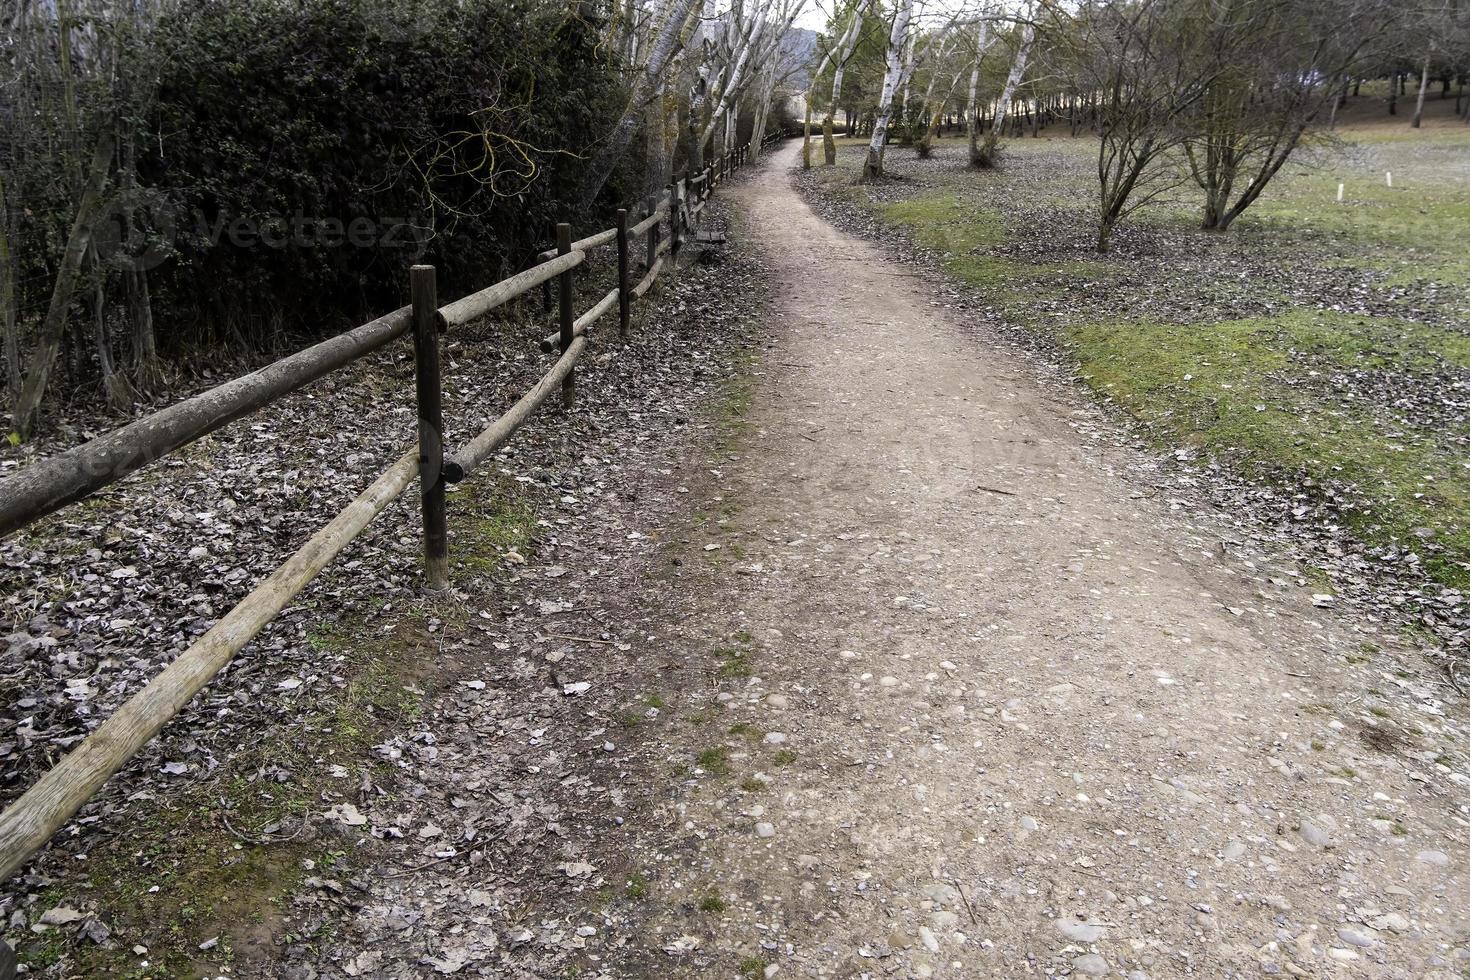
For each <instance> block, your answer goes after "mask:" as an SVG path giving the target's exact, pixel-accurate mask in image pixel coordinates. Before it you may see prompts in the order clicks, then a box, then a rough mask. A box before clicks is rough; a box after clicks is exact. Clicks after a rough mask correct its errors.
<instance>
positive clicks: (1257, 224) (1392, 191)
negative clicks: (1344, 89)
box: [1240, 129, 1470, 288]
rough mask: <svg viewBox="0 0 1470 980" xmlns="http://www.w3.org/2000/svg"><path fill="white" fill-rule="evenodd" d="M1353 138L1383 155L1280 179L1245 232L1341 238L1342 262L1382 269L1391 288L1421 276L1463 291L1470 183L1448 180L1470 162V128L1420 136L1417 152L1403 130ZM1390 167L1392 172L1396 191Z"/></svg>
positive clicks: (1468, 272) (1245, 222)
mask: <svg viewBox="0 0 1470 980" xmlns="http://www.w3.org/2000/svg"><path fill="white" fill-rule="evenodd" d="M1409 132H1412V131H1409ZM1350 139H1351V140H1352V142H1354V143H1358V144H1360V145H1362V146H1363V147H1365V148H1368V149H1370V150H1372V149H1376V150H1380V151H1381V153H1380V154H1379V155H1377V156H1375V157H1374V158H1373V159H1374V162H1373V164H1372V166H1369V165H1366V164H1363V165H1347V164H1333V165H1329V166H1324V167H1323V168H1321V169H1319V170H1312V171H1306V172H1301V173H1297V174H1295V175H1293V176H1289V177H1286V178H1285V179H1279V180H1277V181H1274V182H1273V183H1272V184H1271V186H1270V187H1268V188H1267V191H1266V193H1265V194H1264V195H1262V198H1261V200H1260V201H1258V202H1257V203H1256V204H1255V205H1253V206H1252V207H1251V209H1250V210H1248V211H1246V212H1245V214H1244V215H1242V216H1241V218H1240V227H1241V228H1243V229H1258V230H1263V231H1267V232H1272V233H1277V234H1286V235H1290V236H1293V237H1296V236H1300V235H1301V234H1302V233H1303V232H1306V231H1310V232H1313V233H1316V234H1319V235H1326V236H1331V237H1334V238H1337V239H1339V240H1340V241H1339V242H1338V248H1339V249H1340V250H1341V252H1342V253H1343V258H1342V259H1341V260H1340V261H1341V262H1342V263H1344V264H1348V265H1352V266H1354V267H1358V268H1371V269H1378V270H1381V271H1383V272H1384V273H1386V274H1387V279H1386V282H1387V284H1388V285H1403V284H1406V283H1409V282H1413V281H1414V280H1417V279H1428V280H1433V281H1437V282H1440V283H1444V284H1449V285H1454V286H1458V287H1461V288H1463V287H1464V286H1465V285H1466V284H1467V283H1470V251H1467V250H1466V248H1465V236H1466V231H1465V229H1467V228H1470V180H1466V179H1464V178H1463V177H1461V178H1460V179H1453V177H1451V178H1450V179H1446V172H1447V171H1449V169H1450V168H1451V167H1452V166H1453V165H1454V162H1453V161H1454V158H1456V157H1458V158H1460V159H1464V158H1467V157H1470V130H1463V129H1461V130H1436V131H1432V132H1427V133H1423V134H1422V135H1418V137H1417V139H1416V140H1415V144H1414V146H1413V147H1412V148H1413V149H1414V150H1416V151H1417V153H1416V155H1408V154H1405V153H1404V150H1405V149H1408V148H1409V147H1407V146H1406V145H1405V143H1404V140H1405V139H1406V137H1405V135H1404V133H1402V132H1398V131H1393V130H1388V131H1379V130H1369V131H1365V132H1362V133H1354V134H1351V135H1350ZM1387 170H1392V171H1393V175H1394V186H1393V187H1389V186H1388V185H1387V181H1386V178H1385V174H1384V172H1385V171H1387ZM1339 183H1341V184H1343V185H1344V189H1343V202H1342V203H1341V204H1339V203H1337V185H1338V184H1339Z"/></svg>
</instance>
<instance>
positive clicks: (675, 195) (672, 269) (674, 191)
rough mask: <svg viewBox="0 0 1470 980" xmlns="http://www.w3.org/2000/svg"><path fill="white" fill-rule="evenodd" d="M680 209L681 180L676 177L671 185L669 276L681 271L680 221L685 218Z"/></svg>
mask: <svg viewBox="0 0 1470 980" xmlns="http://www.w3.org/2000/svg"><path fill="white" fill-rule="evenodd" d="M680 212H681V209H680V207H679V180H678V178H677V177H676V178H675V179H674V182H673V183H671V184H670V185H669V274H670V275H673V274H675V273H677V272H678V271H679V219H680V218H681V217H682V216H683V215H682V214H681V213H680Z"/></svg>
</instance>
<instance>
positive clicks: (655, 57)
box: [578, 0, 698, 208]
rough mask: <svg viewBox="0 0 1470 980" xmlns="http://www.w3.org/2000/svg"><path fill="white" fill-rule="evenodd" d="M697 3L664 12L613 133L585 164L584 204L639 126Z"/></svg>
mask: <svg viewBox="0 0 1470 980" xmlns="http://www.w3.org/2000/svg"><path fill="white" fill-rule="evenodd" d="M697 3H698V0H672V3H671V4H670V6H669V9H668V11H667V16H665V18H664V21H663V23H661V24H660V25H659V28H658V33H657V36H655V38H654V39H653V44H652V47H651V50H650V52H649V56H648V61H647V63H646V64H644V66H643V68H642V70H640V71H639V72H638V75H637V78H636V79H635V81H634V83H633V92H632V94H631V96H630V97H629V99H628V103H627V105H626V107H625V108H624V109H623V113H622V115H621V116H620V117H619V118H618V122H617V124H616V125H615V126H613V130H612V135H611V136H610V138H609V139H608V140H607V142H605V143H604V144H603V146H602V149H601V150H600V151H599V152H598V154H597V156H596V157H595V158H593V161H592V164H591V166H589V167H588V168H587V175H586V177H585V178H584V179H583V181H582V187H581V191H580V193H579V195H578V196H579V197H580V198H581V201H582V206H583V207H584V208H586V207H589V206H590V205H591V204H592V202H593V201H595V200H596V199H597V195H598V194H600V193H601V192H602V188H603V187H604V186H605V185H606V184H607V181H608V178H609V177H611V176H612V172H613V169H614V168H616V167H617V165H618V161H619V160H621V159H622V158H623V154H624V153H626V152H627V150H628V144H629V143H630V142H632V140H633V134H634V133H635V132H636V131H637V129H638V120H639V119H640V118H641V117H642V115H643V109H644V106H645V104H646V103H647V102H648V100H649V98H650V96H651V94H652V93H654V92H656V91H657V90H658V88H659V87H660V83H661V82H662V81H663V76H664V70H665V69H667V68H668V66H669V62H670V61H672V60H673V57H674V55H675V54H676V53H677V51H678V48H679V46H680V40H681V38H683V36H684V25H685V24H686V23H687V22H688V20H689V17H690V15H691V13H693V11H694V9H695V5H696V4H697Z"/></svg>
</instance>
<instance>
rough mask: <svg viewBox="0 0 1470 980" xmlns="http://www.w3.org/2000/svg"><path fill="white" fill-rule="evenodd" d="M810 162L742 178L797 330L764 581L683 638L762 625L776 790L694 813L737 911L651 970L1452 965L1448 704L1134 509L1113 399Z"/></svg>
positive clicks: (756, 539) (697, 605) (1463, 838)
mask: <svg viewBox="0 0 1470 980" xmlns="http://www.w3.org/2000/svg"><path fill="white" fill-rule="evenodd" d="M798 152H799V148H798V147H795V146H793V147H791V148H789V149H788V150H786V151H785V152H784V153H783V154H782V157H781V158H780V159H779V160H778V163H780V164H782V165H780V166H771V167H768V168H767V169H766V170H765V171H764V173H763V174H762V175H761V176H760V178H758V179H757V180H755V181H753V182H751V183H748V184H745V185H743V186H742V187H741V188H740V189H738V190H737V191H736V192H735V199H736V201H737V203H738V204H740V205H743V206H744V208H745V210H746V217H745V228H746V233H747V234H748V235H749V237H750V239H751V240H752V241H753V242H758V243H760V245H761V250H762V257H763V259H764V260H765V261H766V263H767V264H768V266H769V268H770V270H771V272H772V276H773V280H774V281H775V282H776V283H778V286H777V290H776V297H775V306H776V310H775V313H776V316H777V318H778V319H777V322H778V323H779V324H780V327H779V328H778V329H779V336H778V340H777V343H776V349H775V350H774V351H773V352H772V353H771V354H769V355H768V360H767V363H768V366H769V367H770V373H769V375H768V378H767V381H766V383H765V384H764V385H763V387H762V389H761V390H760V392H759V393H758V395H757V397H756V398H755V400H754V405H753V408H752V415H751V422H752V425H753V427H754V434H753V435H752V437H751V446H750V451H749V453H748V454H747V456H746V457H745V459H744V461H743V463H742V464H741V465H740V466H739V467H738V469H737V470H736V471H735V474H734V482H735V484H736V486H735V489H734V493H733V496H734V497H735V498H736V499H739V500H744V501H747V502H748V506H747V507H746V508H745V509H744V510H743V511H742V513H741V515H740V518H739V521H740V523H741V524H742V531H743V533H740V534H739V535H738V539H739V541H740V542H741V546H742V548H743V550H744V556H743V558H742V559H741V561H742V564H743V566H744V568H743V571H745V572H746V573H747V574H744V575H740V576H733V577H729V576H727V577H725V578H724V580H716V585H715V587H714V588H713V589H712V590H711V592H710V593H709V594H707V595H703V596H699V597H697V598H696V599H695V600H694V602H693V606H694V608H693V609H692V610H691V612H690V615H689V616H688V617H687V618H686V619H685V620H684V621H683V623H682V630H683V631H684V632H685V633H686V634H688V635H691V636H693V635H704V636H729V635H732V634H739V635H748V636H749V637H751V638H752V639H753V645H754V647H755V648H756V652H754V653H753V654H752V655H751V657H750V663H751V667H752V669H753V671H754V673H755V674H757V675H758V676H752V677H749V678H746V679H744V680H743V681H742V680H739V679H738V678H737V679H735V683H729V682H727V683H726V691H725V692H724V694H723V695H722V697H723V698H725V699H726V701H725V703H726V706H727V707H726V717H725V718H724V719H722V721H723V722H724V723H725V724H726V725H727V726H728V725H730V724H732V723H733V725H734V727H735V729H736V731H737V732H739V733H744V734H749V733H751V732H754V733H756V734H760V733H765V734H763V735H762V736H761V737H760V739H759V747H758V748H753V749H751V750H750V752H749V756H750V761H749V765H750V767H751V768H753V769H757V770H760V773H759V776H760V777H761V778H765V779H768V780H769V781H770V783H771V791H770V792H769V793H768V794H766V796H765V798H764V799H763V800H760V801H759V802H757V801H756V798H754V797H749V796H736V795H733V794H731V793H728V792H721V791H719V790H718V789H714V790H713V791H711V792H706V793H702V794H697V795H695V796H694V797H693V798H691V799H690V800H688V801H687V803H686V805H685V806H683V807H682V808H681V816H682V817H683V819H684V822H685V826H686V827H687V828H689V829H691V830H695V829H697V831H698V841H697V845H696V847H695V850H694V852H693V853H692V854H686V855H684V856H683V858H682V860H683V863H684V865H685V867H688V868H690V869H703V870H704V871H705V872H706V873H707V874H708V875H709V876H711V877H712V878H713V880H714V884H713V885H712V888H713V889H714V891H716V892H718V893H719V894H721V895H725V896H729V897H730V901H729V903H728V905H727V907H726V908H725V909H724V910H723V911H722V913H721V916H720V920H721V921H720V923H719V925H718V927H709V928H707V929H706V930H705V932H704V934H703V935H701V934H700V932H699V930H698V928H691V927H690V925H689V924H688V917H687V916H686V915H683V914H681V913H680V912H678V911H677V910H674V911H672V912H670V914H668V915H666V916H665V917H664V918H663V921H657V923H656V929H658V930H661V931H659V932H657V941H658V943H659V944H660V946H661V947H663V948H668V949H672V950H675V951H677V950H679V949H680V948H681V943H680V941H679V939H678V938H677V937H678V936H681V935H682V936H683V937H684V939H683V942H682V947H691V951H690V952H688V953H685V954H678V953H677V952H675V953H673V954H671V955H670V959H669V960H668V961H667V963H666V964H665V966H664V968H663V971H662V972H663V974H664V975H673V974H676V973H677V974H680V975H683V974H688V975H729V973H728V966H726V967H725V968H723V969H722V968H720V967H717V966H716V964H720V963H725V964H739V963H740V962H741V961H742V960H745V957H747V956H748V953H749V951H750V950H751V949H752V948H754V947H755V946H757V945H762V946H763V948H764V949H765V950H766V952H765V953H764V954H763V958H764V959H765V960H767V961H768V962H769V963H770V964H771V965H773V966H777V967H779V971H780V972H781V973H782V974H783V975H786V974H791V975H797V976H842V977H850V976H859V975H870V974H871V975H875V976H876V975H894V976H915V977H928V976H945V977H961V976H965V977H992V976H1041V975H1045V976H1056V975H1067V974H1068V973H1071V974H1081V975H1117V974H1120V973H1121V974H1126V975H1129V976H1154V977H1171V976H1232V975H1255V974H1257V973H1260V972H1264V973H1265V974H1267V975H1272V974H1288V975H1311V976H1323V975H1338V974H1341V975H1352V976H1394V977H1429V976H1443V977H1450V976H1458V975H1460V972H1461V971H1462V970H1463V969H1464V968H1465V966H1466V962H1467V956H1470V950H1467V946H1466V944H1467V941H1470V883H1467V879H1466V875H1467V872H1470V848H1467V843H1466V842H1467V834H1470V830H1467V828H1470V824H1467V816H1470V809H1467V801H1470V793H1467V789H1470V780H1467V779H1466V777H1465V776H1464V775H1463V774H1462V773H1461V772H1454V771H1452V768H1460V769H1463V762H1464V760H1463V758H1459V757H1452V756H1446V755H1444V754H1443V753H1446V752H1450V753H1457V750H1456V749H1455V748H1454V740H1455V739H1456V737H1457V736H1459V737H1462V736H1461V723H1462V722H1463V712H1462V711H1461V709H1460V708H1459V706H1458V705H1457V706H1455V707H1454V708H1450V707H1447V706H1444V705H1441V704H1439V703H1438V702H1437V701H1436V700H1435V699H1434V698H1433V697H1432V696H1427V697H1426V696H1425V695H1424V694H1423V692H1422V691H1421V692H1419V694H1417V695H1416V694H1415V693H1414V692H1413V691H1410V690H1408V689H1407V688H1408V687H1410V685H1405V686H1404V689H1403V690H1402V691H1399V690H1397V689H1395V687H1394V685H1393V683H1392V682H1393V675H1392V673H1388V674H1384V673H1382V672H1381V671H1379V670H1377V669H1376V668H1374V667H1371V666H1368V665H1365V664H1362V663H1361V662H1360V661H1361V660H1362V658H1361V657H1360V656H1357V654H1358V653H1359V648H1360V644H1361V636H1359V635H1358V634H1356V633H1355V631H1354V628H1353V624H1352V623H1351V622H1349V621H1346V620H1345V619H1340V618H1338V617H1336V616H1334V615H1332V614H1329V613H1327V612H1326V611H1324V610H1322V609H1319V608H1317V607H1316V606H1314V604H1313V600H1312V598H1311V596H1310V590H1309V589H1308V588H1305V587H1302V586H1300V585H1299V584H1298V583H1297V580H1296V579H1295V578H1294V576H1293V574H1292V570H1290V569H1278V568H1272V567H1270V565H1269V564H1268V563H1263V562H1261V561H1241V560H1239V559H1236V558H1234V557H1233V556H1230V555H1227V554H1225V550H1224V548H1223V546H1222V545H1221V542H1220V539H1219V538H1218V537H1212V535H1211V530H1212V529H1211V528H1210V527H1208V526H1200V525H1194V526H1190V525H1186V524H1182V523H1179V522H1178V521H1177V519H1176V518H1174V517H1171V515H1170V514H1169V513H1168V511H1167V509H1166V508H1165V506H1164V505H1163V504H1162V503H1156V502H1154V501H1151V500H1147V499H1144V498H1143V497H1142V495H1141V494H1140V493H1139V492H1138V490H1137V489H1136V488H1135V487H1134V486H1132V485H1131V484H1130V483H1129V482H1128V481H1127V480H1126V479H1125V477H1124V476H1123V475H1122V470H1123V469H1124V468H1125V467H1123V466H1121V465H1120V463H1119V460H1117V459H1116V458H1114V457H1116V456H1117V455H1119V453H1118V452H1116V451H1114V450H1113V449H1112V448H1110V447H1109V448H1104V446H1106V445H1107V444H1106V441H1105V440H1101V439H1099V438H1098V437H1097V435H1096V431H1095V429H1096V427H1097V426H1098V425H1099V424H1100V421H1099V419H1098V417H1097V416H1096V414H1095V413H1094V412H1093V411H1092V410H1091V409H1090V408H1089V407H1087V406H1085V405H1082V404H1080V403H1079V402H1078V401H1076V400H1074V398H1073V397H1072V396H1071V394H1070V393H1069V392H1067V391H1065V390H1055V391H1054V390H1051V389H1050V388H1049V387H1047V386H1044V385H1042V384H1040V383H1038V382H1037V380H1035V372H1034V370H1033V368H1032V367H1031V366H1030V365H1029V364H1027V363H1025V362H1024V361H1022V360H1021V359H1019V358H1017V357H1015V356H1013V355H1012V354H1010V353H1007V352H1006V351H1005V350H1004V349H1001V348H1000V347H999V346H997V345H995V344H994V342H993V339H990V338H987V337H986V336H984V334H983V332H982V333H979V334H977V333H975V332H974V331H973V330H967V329H966V328H964V327H962V326H961V325H960V324H958V323H956V322H952V320H951V317H950V316H949V315H948V314H947V313H946V312H945V310H944V309H943V308H942V307H939V306H938V305H937V304H935V303H934V302H933V296H934V293H933V290H932V289H929V288H926V287H925V286H924V285H923V283H922V282H921V281H919V280H918V279H916V278H915V277H912V276H909V275H907V274H905V273H904V272H903V271H902V270H901V269H900V268H899V267H896V266H893V265H892V264H890V263H888V262H887V261H885V260H884V258H883V257H882V254H881V253H880V252H879V251H878V250H877V249H876V248H875V247H874V246H872V245H869V244H866V243H863V242H861V241H858V240H856V239H854V238H852V237H850V236H848V235H846V234H843V233H841V232H839V231H836V230H835V229H833V228H832V227H830V226H828V225H826V224H825V223H823V222H822V221H821V220H820V219H818V218H816V217H815V216H814V215H813V214H812V213H811V212H810V211H809V210H808V208H807V207H806V205H805V204H803V203H802V202H801V200H800V199H799V198H798V197H797V195H796V194H795V192H794V191H793V190H792V189H791V187H790V185H789V177H788V171H787V166H789V165H790V164H791V163H792V162H793V161H794V160H795V158H796V154H797V153H798ZM726 547H728V545H726ZM1318 601H1325V600H1318ZM1403 656H1405V657H1409V656H1412V655H1411V654H1408V653H1405V654H1403ZM1354 662H1359V663H1357V665H1356V666H1354V665H1353V663H1354ZM1385 689H1386V690H1385ZM1370 705H1371V708H1370ZM777 746H779V748H778V749H777V751H780V750H782V749H784V750H785V751H786V753H788V754H786V755H785V756H782V757H780V758H778V757H777V756H775V755H773V754H772V749H773V747H777ZM790 753H794V754H795V758H794V761H792V756H791V754H790ZM737 757H738V758H741V759H744V757H745V753H738V754H737V756H732V758H737ZM783 760H784V761H787V762H788V764H787V765H785V766H780V767H778V766H777V765H776V763H777V762H778V761H783ZM732 778H738V776H736V777H732ZM696 941H697V945H696ZM746 966H747V968H753V966H754V964H753V963H749V962H748V961H746ZM766 972H767V973H768V974H769V973H770V972H771V971H769V970H767V971H766Z"/></svg>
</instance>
